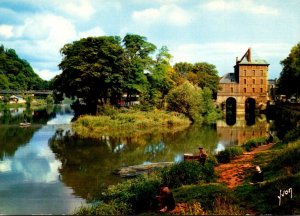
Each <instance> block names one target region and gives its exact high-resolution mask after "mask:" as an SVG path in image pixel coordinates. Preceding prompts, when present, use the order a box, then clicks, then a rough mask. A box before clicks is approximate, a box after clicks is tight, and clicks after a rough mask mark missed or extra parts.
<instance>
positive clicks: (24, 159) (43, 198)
mask: <svg viewBox="0 0 300 216" xmlns="http://www.w3.org/2000/svg"><path fill="white" fill-rule="evenodd" d="M22 115H23V114H19V115H18V116H22ZM38 116H39V117H40V119H38ZM53 116H56V117H54V118H53ZM11 117H12V118H13V120H9V122H10V123H13V122H15V121H16V119H15V118H17V116H11ZM72 117H73V115H72V114H64V115H60V114H57V115H55V114H54V115H53V113H51V114H47V111H46V110H37V111H34V114H33V115H32V119H31V121H32V122H34V123H39V124H38V125H33V126H32V127H29V128H20V127H19V126H14V125H10V124H8V125H2V126H1V132H0V136H3V138H4V141H3V139H1V138H0V139H1V140H2V142H1V145H0V148H1V149H0V152H1V160H0V183H1V184H0V213H1V214H14V215H15V214H23V215H27V214H70V213H72V212H73V210H74V208H76V207H78V206H80V205H81V203H83V202H84V200H82V199H80V198H77V197H75V196H74V195H73V194H72V193H73V191H72V189H70V188H68V187H66V186H65V185H64V183H63V182H61V181H60V174H59V172H58V170H59V169H60V167H61V162H60V161H59V160H57V159H56V158H55V155H54V154H53V152H52V151H51V149H50V148H49V146H48V140H49V139H50V138H51V137H52V136H53V134H54V133H55V131H56V130H57V129H58V128H60V127H65V128H67V127H68V125H63V124H64V123H67V124H69V121H70V119H71V118H72ZM47 118H48V120H49V119H51V118H53V119H52V120H50V121H49V122H48V123H49V124H48V125H44V126H42V125H40V123H41V122H43V121H45V120H46V119H47ZM57 119H59V121H58V120H57ZM55 122H60V123H61V124H58V125H55V124H53V123H55Z"/></svg>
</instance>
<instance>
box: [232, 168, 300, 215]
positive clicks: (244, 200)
mask: <svg viewBox="0 0 300 216" xmlns="http://www.w3.org/2000/svg"><path fill="white" fill-rule="evenodd" d="M289 188H292V191H293V198H292V199H291V198H290V196H285V197H283V198H282V202H281V205H279V199H278V196H279V192H280V190H281V191H283V190H288V189H289ZM299 193H300V174H299V173H298V174H297V175H293V176H284V177H280V178H275V179H272V180H269V181H265V182H263V183H258V184H255V185H242V186H240V187H238V188H237V189H236V197H237V198H238V199H239V200H240V204H241V205H242V206H244V207H245V208H247V209H252V210H254V211H257V212H259V213H260V214H276V215H292V214H295V213H297V212H298V213H299V211H300V209H299V205H297V203H299V202H300V196H299Z"/></svg>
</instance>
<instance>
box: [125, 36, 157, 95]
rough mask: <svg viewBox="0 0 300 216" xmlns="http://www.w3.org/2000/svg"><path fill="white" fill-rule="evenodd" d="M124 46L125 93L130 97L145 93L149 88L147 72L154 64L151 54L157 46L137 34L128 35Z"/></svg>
mask: <svg viewBox="0 0 300 216" xmlns="http://www.w3.org/2000/svg"><path fill="white" fill-rule="evenodd" d="M123 44H124V49H125V54H126V61H127V62H126V77H125V83H126V84H125V85H126V87H125V92H127V95H128V97H130V96H131V95H132V94H137V93H145V91H146V90H147V86H148V80H147V77H146V74H145V71H148V70H149V69H150V67H151V65H152V63H153V60H152V58H151V57H150V54H151V53H153V52H154V51H155V50H156V46H155V45H154V44H152V43H150V42H147V38H146V37H143V36H140V35H135V34H127V35H126V36H125V37H124V39H123ZM128 99H129V98H128Z"/></svg>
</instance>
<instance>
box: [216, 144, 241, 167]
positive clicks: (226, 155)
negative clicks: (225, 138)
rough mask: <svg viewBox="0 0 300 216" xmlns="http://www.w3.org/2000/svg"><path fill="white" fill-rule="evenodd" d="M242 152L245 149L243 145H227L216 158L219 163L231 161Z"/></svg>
mask: <svg viewBox="0 0 300 216" xmlns="http://www.w3.org/2000/svg"><path fill="white" fill-rule="evenodd" d="M241 154H243V149H242V148H241V147H239V146H235V147H227V148H226V149H225V150H223V151H220V152H218V154H217V155H216V158H217V160H218V162H219V163H229V162H230V161H231V160H232V159H233V158H234V157H236V156H238V155H241Z"/></svg>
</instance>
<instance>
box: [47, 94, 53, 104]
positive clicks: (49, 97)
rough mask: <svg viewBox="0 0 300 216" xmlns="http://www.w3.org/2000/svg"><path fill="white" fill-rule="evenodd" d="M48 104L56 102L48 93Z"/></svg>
mask: <svg viewBox="0 0 300 216" xmlns="http://www.w3.org/2000/svg"><path fill="white" fill-rule="evenodd" d="M46 103H47V105H50V104H54V99H53V97H52V96H51V95H48V96H47V98H46Z"/></svg>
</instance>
